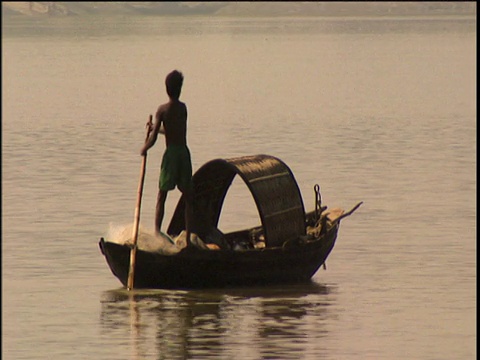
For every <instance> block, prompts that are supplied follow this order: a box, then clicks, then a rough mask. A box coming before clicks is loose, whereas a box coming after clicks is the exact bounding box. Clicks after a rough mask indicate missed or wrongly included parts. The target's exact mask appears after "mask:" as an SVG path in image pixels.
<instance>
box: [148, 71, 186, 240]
mask: <svg viewBox="0 0 480 360" xmlns="http://www.w3.org/2000/svg"><path fill="white" fill-rule="evenodd" d="M165 85H166V90H167V94H168V97H169V98H170V100H169V101H168V102H167V103H165V104H162V105H160V106H159V107H158V110H157V113H156V115H155V123H154V125H153V129H152V131H151V132H150V136H149V137H148V139H147V140H146V141H145V145H144V146H143V148H142V150H141V155H142V156H144V155H145V154H146V153H147V150H148V149H150V148H151V147H152V146H153V145H154V144H155V142H156V140H157V135H158V133H161V134H164V135H165V144H166V147H167V148H166V149H165V152H164V154H163V158H162V165H161V170H160V179H159V192H158V197H157V207H156V212H155V232H156V233H157V234H159V233H160V230H161V227H162V221H163V216H164V214H165V201H166V200H167V194H168V192H169V191H170V190H173V189H175V186H177V187H178V189H179V190H180V191H181V192H182V194H183V195H184V198H185V227H186V233H187V234H186V235H187V245H190V233H191V226H190V225H191V221H192V201H193V186H192V161H191V157H190V151H189V149H188V147H187V107H186V105H185V104H184V103H183V102H181V101H180V100H179V98H180V92H181V90H182V85H183V74H182V73H181V72H179V71H177V70H174V71H172V72H171V73H170V74H168V75H167V77H166V78H165Z"/></svg>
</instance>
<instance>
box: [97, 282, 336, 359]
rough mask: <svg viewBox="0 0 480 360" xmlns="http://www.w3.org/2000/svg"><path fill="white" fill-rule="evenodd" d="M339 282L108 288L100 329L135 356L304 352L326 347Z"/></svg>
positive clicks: (289, 354) (255, 355)
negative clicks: (182, 288)
mask: <svg viewBox="0 0 480 360" xmlns="http://www.w3.org/2000/svg"><path fill="white" fill-rule="evenodd" d="M334 301H335V289H334V288H333V287H331V286H325V285H320V284H317V283H315V282H310V283H307V284H300V285H292V286H282V287H261V288H235V289H219V290H208V291H178V290H133V291H131V292H129V291H126V290H125V289H118V290H111V291H106V292H104V293H103V294H102V300H101V315H100V322H101V329H102V332H104V336H106V337H108V338H110V340H111V341H118V342H121V343H125V341H126V338H129V339H130V342H131V350H132V352H133V358H138V359H141V358H146V357H154V358H156V359H174V358H175V359H179V358H181V359H194V358H208V357H212V358H227V357H233V358H245V359H247V358H282V359H288V358H302V357H303V356H307V355H313V352H315V354H316V355H318V354H319V353H321V352H322V348H321V347H322V344H321V342H318V339H319V338H320V337H323V336H327V335H328V332H327V330H326V322H327V321H328V319H329V318H331V317H332V316H333V315H332V313H331V311H330V309H331V305H332V304H333V303H334Z"/></svg>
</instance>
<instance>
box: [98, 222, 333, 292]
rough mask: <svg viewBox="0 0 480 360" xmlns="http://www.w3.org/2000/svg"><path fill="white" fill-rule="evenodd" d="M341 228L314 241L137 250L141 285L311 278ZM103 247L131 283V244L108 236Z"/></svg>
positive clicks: (242, 283)
mask: <svg viewBox="0 0 480 360" xmlns="http://www.w3.org/2000/svg"><path fill="white" fill-rule="evenodd" d="M338 227H339V225H338V224H337V225H335V226H333V227H331V228H330V229H329V230H328V231H327V232H326V233H325V234H323V235H322V236H321V237H320V238H319V239H316V240H313V241H305V242H304V241H295V242H292V243H291V244H288V243H287V244H286V245H285V246H283V247H278V248H265V249H262V250H258V249H255V250H253V249H252V250H242V251H234V250H201V249H197V248H191V247H188V248H185V249H183V250H182V251H181V252H180V253H178V254H176V255H162V254H159V253H151V252H145V251H142V250H139V249H137V252H136V256H137V258H136V265H135V277H134V284H135V288H149V289H151V288H156V289H194V288H209V287H210V288H211V287H231V286H249V285H263V284H265V285H266V284H278V283H299V282H305V281H309V280H310V279H311V278H312V276H313V275H314V274H315V273H316V271H317V270H318V269H319V267H320V266H321V265H322V264H324V263H325V260H326V259H327V257H328V255H329V254H330V252H331V251H332V249H333V247H334V244H335V240H336V238H337V233H338ZM99 246H100V249H101V252H102V253H103V255H104V256H105V258H106V261H107V263H108V265H109V267H110V270H111V271H112V273H113V274H114V275H115V276H116V277H117V278H118V279H119V280H120V282H121V283H122V284H123V285H124V286H126V284H127V279H128V271H129V262H130V251H131V249H130V247H128V246H126V245H119V244H115V243H110V242H107V241H105V240H104V239H103V238H102V239H101V240H100V242H99Z"/></svg>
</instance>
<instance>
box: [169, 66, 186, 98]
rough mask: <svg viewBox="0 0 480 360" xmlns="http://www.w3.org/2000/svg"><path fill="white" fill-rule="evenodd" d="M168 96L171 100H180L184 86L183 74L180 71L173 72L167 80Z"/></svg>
mask: <svg viewBox="0 0 480 360" xmlns="http://www.w3.org/2000/svg"><path fill="white" fill-rule="evenodd" d="M165 85H166V87H167V94H168V96H169V97H170V98H172V99H175V100H178V98H179V97H180V92H181V91H182V85H183V74H182V73H181V72H180V71H178V70H173V71H172V72H171V73H170V74H168V75H167V77H166V78H165Z"/></svg>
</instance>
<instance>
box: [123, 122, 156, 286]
mask: <svg viewBox="0 0 480 360" xmlns="http://www.w3.org/2000/svg"><path fill="white" fill-rule="evenodd" d="M151 125H152V115H150V118H149V120H148V123H147V125H146V127H147V137H146V139H145V140H147V139H148V137H149V136H150V130H151ZM146 166H147V154H146V153H145V155H143V156H142V166H141V167H140V181H139V183H138V190H137V205H136V206H135V218H134V222H133V235H132V249H131V250H130V267H129V269H128V280H127V290H132V289H133V278H134V276H135V259H136V255H137V238H138V227H139V224H140V206H141V204H142V194H143V183H144V180H145V168H146Z"/></svg>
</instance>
